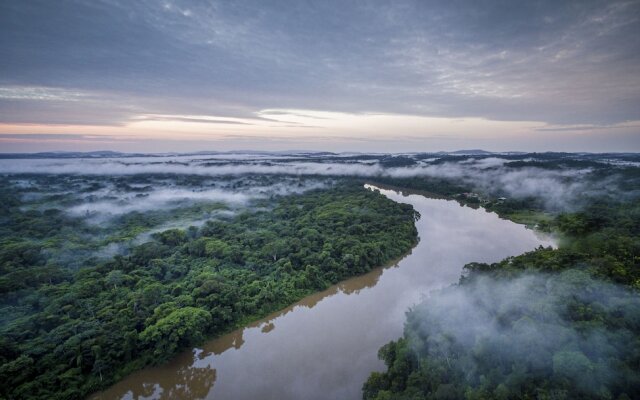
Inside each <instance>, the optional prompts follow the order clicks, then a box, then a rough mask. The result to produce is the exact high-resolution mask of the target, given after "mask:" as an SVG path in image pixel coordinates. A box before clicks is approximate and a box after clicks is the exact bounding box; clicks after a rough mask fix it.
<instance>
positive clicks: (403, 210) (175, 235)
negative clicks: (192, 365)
mask: <svg viewBox="0 0 640 400" xmlns="http://www.w3.org/2000/svg"><path fill="white" fill-rule="evenodd" d="M1 194H2V196H3V199H2V201H3V204H4V205H8V206H7V207H4V206H3V208H2V215H1V216H0V218H2V221H3V223H4V228H3V239H2V240H3V241H4V242H3V252H2V255H1V256H0V257H1V258H0V279H2V288H3V293H2V294H1V300H2V303H1V306H2V311H3V316H2V325H1V332H0V381H1V382H2V385H0V398H8V399H30V398H34V399H35V398H39V399H74V398H82V397H83V396H85V395H87V394H88V393H90V392H93V391H96V390H98V389H100V388H104V387H106V386H107V385H108V384H109V383H112V382H114V381H115V380H117V379H120V378H122V377H123V376H124V375H126V374H127V373H130V372H131V371H133V370H135V369H138V368H141V367H143V366H145V365H149V364H155V363H160V362H163V361H164V360H167V359H168V358H169V357H171V356H172V355H174V354H175V353H176V352H177V351H179V350H181V349H184V348H185V347H187V346H189V345H191V344H194V343H197V342H199V341H202V340H204V339H205V338H207V337H212V336H215V335H218V334H221V333H223V332H226V331H229V330H230V329H232V328H234V327H237V326H239V325H241V324H242V323H245V322H248V321H249V320H252V319H256V318H258V317H260V316H263V315H265V314H267V313H269V312H272V311H274V310H277V309H280V308H283V307H285V306H286V305H289V304H291V303H292V302H294V301H295V300H298V299H300V298H301V297H303V296H305V295H307V294H309V293H312V292H315V291H318V290H321V289H324V288H326V287H327V286H329V285H330V284H332V283H336V282H338V281H339V280H341V279H344V278H346V277H349V276H353V275H356V274H361V273H364V272H367V271H369V270H370V269H371V268H373V267H374V266H379V265H383V264H385V263H387V262H389V261H390V260H392V259H395V258H397V257H399V256H401V255H402V254H404V253H406V252H407V251H409V250H410V248H411V247H412V246H413V245H414V244H415V243H416V241H417V232H416V229H415V226H414V218H416V215H415V214H414V211H413V209H412V208H411V207H410V206H408V205H403V204H397V203H395V202H393V201H391V200H389V199H387V198H385V197H384V196H382V195H381V194H379V193H375V192H373V191H369V190H366V189H364V188H362V187H361V186H360V185H355V184H338V185H337V186H335V187H333V188H331V189H326V190H313V191H309V192H306V193H304V194H301V195H290V196H280V197H275V198H272V199H271V200H269V201H268V202H267V203H265V204H264V205H263V207H261V208H259V209H255V210H247V211H244V212H240V213H238V214H236V215H235V216H233V217H230V218H228V219H225V220H214V221H209V222H207V223H206V224H204V225H203V226H202V227H200V228H196V227H191V228H188V229H170V230H166V231H163V232H159V233H157V234H154V236H153V239H152V240H150V241H148V242H147V243H144V244H141V245H138V246H135V247H133V248H132V249H131V251H130V252H129V254H128V255H125V256H122V255H117V256H115V257H113V258H112V259H109V260H105V261H101V262H95V264H94V265H91V262H90V261H88V262H86V263H85V265H83V266H82V267H81V268H73V269H69V268H66V267H65V266H64V265H57V264H55V263H52V262H50V261H51V260H52V259H55V257H53V254H51V252H50V251H49V252H48V251H44V250H43V249H53V248H55V246H49V247H47V245H46V243H43V241H44V242H46V240H47V239H48V238H51V237H54V238H55V237H60V236H59V230H61V229H67V228H65V227H64V226H65V224H66V223H68V222H69V221H68V220H67V219H68V218H69V217H68V216H66V215H65V213H63V212H61V211H60V210H56V209H49V210H31V211H24V210H21V208H20V202H19V200H18V199H16V197H15V196H13V195H12V194H11V193H10V191H4V192H3V193H1ZM142 219H144V218H142ZM72 221H76V222H75V223H76V224H78V226H77V227H75V226H71V228H70V229H80V230H82V229H84V228H83V225H82V222H81V221H78V220H73V219H72ZM12 229H14V230H13V231H12ZM16 274H18V275H16Z"/></svg>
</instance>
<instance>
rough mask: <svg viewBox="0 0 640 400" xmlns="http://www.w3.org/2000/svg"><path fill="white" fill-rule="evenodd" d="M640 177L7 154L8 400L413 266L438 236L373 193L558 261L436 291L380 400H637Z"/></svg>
mask: <svg viewBox="0 0 640 400" xmlns="http://www.w3.org/2000/svg"><path fill="white" fill-rule="evenodd" d="M639 166H640V157H638V156H637V155H634V154H572V153H499V154H495V153H483V152H476V151H472V152H469V153H468V154H465V153H462V152H460V153H455V154H454V153H433V154H429V153H407V154H332V153H291V154H270V153H249V154H237V153H233V154H224V153H220V154H215V153H214V154H197V155H151V156H144V155H140V154H137V155H133V156H129V155H126V154H115V155H114V154H108V155H102V154H100V155H95V154H94V155H90V154H87V155H82V156H81V158H78V157H77V156H75V155H74V156H67V155H65V154H64V153H62V154H47V155H21V156H17V155H5V156H4V157H3V158H2V159H0V183H1V185H0V187H1V189H2V190H1V192H0V195H1V196H2V202H3V204H4V205H5V207H3V211H2V215H1V219H2V228H0V245H1V246H2V258H1V266H2V267H1V268H2V269H1V271H0V272H1V276H0V293H1V295H2V303H1V309H2V313H1V315H2V317H1V319H0V321H1V322H2V328H1V333H2V341H1V342H0V350H1V351H0V357H2V358H1V359H0V361H1V362H2V366H1V367H0V376H1V377H2V379H3V381H4V382H7V384H6V385H4V386H3V388H2V392H1V393H2V395H3V396H5V397H7V398H61V399H62V398H82V397H84V396H86V395H88V394H90V393H92V392H95V391H97V390H99V389H104V388H106V387H108V386H109V384H111V383H113V382H116V381H118V380H119V379H122V378H123V377H125V376H126V375H127V374H128V373H130V372H132V371H135V370H137V369H140V368H142V367H144V366H147V365H155V364H159V363H163V362H165V361H167V360H170V359H171V357H173V356H175V355H176V354H178V353H179V352H180V351H181V350H183V349H185V348H188V347H189V346H193V345H197V344H198V343H201V342H202V341H203V340H204V339H206V338H211V337H216V336H218V335H221V334H222V333H224V332H227V331H229V329H232V328H234V327H238V326H241V325H242V324H243V323H244V322H245V321H250V320H253V319H257V318H259V317H261V316H264V315H266V314H268V313H269V312H272V311H275V310H278V309H280V308H282V307H285V306H287V305H289V304H291V303H292V302H294V301H296V300H298V299H301V298H303V297H304V296H306V295H308V294H310V293H313V292H315V291H318V290H322V289H324V288H327V287H329V286H330V285H332V284H335V283H337V282H339V281H341V280H342V279H345V278H348V277H350V276H354V275H358V274H362V273H364V272H367V271H370V270H371V269H372V268H374V267H377V266H380V265H383V264H385V263H386V262H388V261H389V260H392V259H395V258H397V257H400V256H402V255H403V254H406V253H407V252H408V251H410V249H411V248H412V247H413V246H415V244H416V243H418V241H419V240H420V238H419V236H418V233H417V231H416V228H415V227H414V221H416V220H418V219H419V218H423V219H424V218H426V221H427V222H428V219H429V218H430V217H429V215H419V214H417V213H415V212H414V210H413V209H412V207H411V206H410V205H407V204H401V203H395V202H394V201H391V200H390V199H388V198H386V197H385V196H383V195H381V194H380V193H379V192H377V191H375V190H374V191H371V190H368V189H367V188H365V184H373V185H382V186H384V187H390V188H405V189H411V190H414V191H416V193H422V194H424V195H427V196H439V197H441V198H445V199H450V200H453V201H455V202H457V203H459V204H460V205H461V206H463V207H471V208H476V209H478V212H491V213H497V214H498V215H499V216H500V217H502V218H507V219H510V220H512V221H516V222H519V223H523V224H526V225H527V226H529V227H530V228H531V229H535V230H536V231H537V232H539V233H540V234H544V235H547V236H548V237H551V238H553V240H554V241H555V242H557V246H556V247H555V248H552V247H547V248H543V247H541V248H539V249H538V250H535V251H533V252H530V253H525V254H524V255H521V256H515V257H512V258H509V259H507V260H505V261H503V262H500V263H495V264H482V263H472V264H469V265H467V266H466V270H465V271H466V272H465V273H464V274H463V276H462V278H461V280H460V282H459V283H458V284H457V285H454V286H451V287H449V288H444V289H442V290H439V291H436V292H428V293H424V296H425V299H424V301H423V302H421V303H419V304H416V305H415V306H414V307H412V308H411V309H410V311H409V312H408V314H407V322H406V325H405V334H404V337H403V338H401V339H399V340H398V341H394V342H391V343H390V344H389V345H386V346H385V347H383V348H382V349H381V350H380V357H381V358H382V359H383V360H384V361H385V363H386V364H387V366H388V371H386V372H374V374H373V375H371V377H370V378H369V379H368V381H367V382H366V383H365V384H364V392H363V393H364V397H365V398H367V399H369V398H371V399H374V398H375V399H383V398H412V399H413V398H463V397H465V398H480V397H482V398H487V397H489V398H522V397H527V396H534V395H535V396H543V398H547V397H544V396H550V397H548V398H620V399H622V398H634V397H636V396H638V395H640V392H639V388H640V376H638V373H637V371H638V368H637V366H638V365H639V364H638V362H639V361H640V359H638V356H637V354H640V353H638V349H640V341H639V339H638V338H639V337H640V336H639V333H640V325H638V321H639V320H640V319H639V317H638V315H640V314H638V312H639V310H640V307H639V305H640V303H638V301H639V300H638V299H639V298H638V294H637V290H638V288H640V272H639V271H640V270H639V269H638V268H637V267H638V260H639V255H640V243H639V242H638V232H639V229H640V222H639V221H640V220H639V219H638V217H639V216H640V210H639V209H638V204H640V203H639V202H638V198H639V197H640V168H639ZM482 210H484V211H482ZM424 262H425V263H428V262H429V261H428V260H424ZM214 387H215V384H214ZM478 396H479V397H478ZM625 396H627V397H625Z"/></svg>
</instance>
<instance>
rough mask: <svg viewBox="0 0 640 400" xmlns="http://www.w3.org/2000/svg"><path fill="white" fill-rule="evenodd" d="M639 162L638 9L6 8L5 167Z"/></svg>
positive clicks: (459, 5)
mask: <svg viewBox="0 0 640 400" xmlns="http://www.w3.org/2000/svg"><path fill="white" fill-rule="evenodd" d="M468 148H483V149H487V150H525V151H526V150H529V151H534V150H535V151H540V150H568V151H596V152H597V151H640V1H588V0H581V1H576V2H571V1H559V0H554V1H515V0H514V1H510V0H505V1H497V0H495V1H480V0H474V1H454V0H449V1H441V2H440V1H437V2H436V1H424V0H423V1H415V2H413V1H347V0H340V1H327V0H321V1H320V0H318V1H313V2H304V1H276V0H269V1H264V0H255V1H224V2H222V1H220V2H218V1H177V0H167V1H151V0H149V1H142V0H136V1H130V0H104V1H98V0H87V1H65V0H60V1H51V0H43V1H37V0H1V1H0V151H3V152H10V151H42V150H98V149H100V150H103V149H113V150H120V151H152V152H161V151H191V150H231V149H254V150H286V149H309V150H331V151H354V150H361V151H437V150H455V149H468Z"/></svg>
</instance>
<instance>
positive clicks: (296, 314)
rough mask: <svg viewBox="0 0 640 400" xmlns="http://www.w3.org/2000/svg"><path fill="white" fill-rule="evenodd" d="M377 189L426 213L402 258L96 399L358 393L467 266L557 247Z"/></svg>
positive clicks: (463, 212)
mask: <svg viewBox="0 0 640 400" xmlns="http://www.w3.org/2000/svg"><path fill="white" fill-rule="evenodd" d="M368 187H369V188H373V187H371V186H368ZM380 191H381V193H382V194H384V195H385V196H387V197H388V198H390V199H392V200H394V201H397V202H402V203H408V204H411V205H412V206H413V207H414V208H415V209H416V210H417V211H418V212H420V214H421V215H422V218H421V219H420V220H419V221H418V222H417V223H416V226H417V228H418V233H419V235H420V242H419V243H418V245H417V246H416V247H415V248H414V249H413V251H412V252H411V253H410V254H408V255H407V256H405V257H404V258H402V259H401V260H400V261H399V262H398V263H397V264H395V265H393V266H389V267H383V268H379V269H376V270H374V271H371V272H370V273H368V274H366V275H362V276H358V277H355V278H352V279H349V280H346V281H344V282H341V283H339V284H337V285H335V286H332V287H331V288H329V289H327V290H325V291H323V292H320V293H316V294H314V295H311V296H309V297H306V298H304V299H302V300H301V301H299V302H298V303H296V304H294V305H292V306H291V307H288V308H286V309H284V310H281V311H279V312H276V313H274V314H272V315H269V316H268V317H267V318H265V319H262V320H260V321H257V322H254V323H252V324H250V325H248V326H246V327H244V328H241V329H238V330H236V331H234V332H231V333H229V334H227V335H224V336H222V337H220V338H218V339H214V340H211V341H209V342H206V343H205V344H204V345H203V346H201V347H198V348H194V349H192V350H191V351H186V352H184V353H182V354H180V355H179V356H177V357H176V358H174V359H173V360H172V361H171V362H169V363H168V364H165V365H162V366H160V367H153V368H146V369H144V370H141V371H138V372H136V373H134V374H132V375H130V376H129V377H127V378H125V379H124V380H122V381H121V382H119V383H117V384H115V385H114V386H112V387H111V388H109V389H108V390H106V391H104V392H101V393H98V394H96V395H94V396H92V397H91V398H92V399H95V400H102V399H105V400H106V399H186V400H189V399H216V400H219V399H220V400H226V399H239V400H242V399H251V400H254V399H278V400H286V399H323V400H324V399H353V400H356V399H360V398H362V394H361V388H362V384H363V383H364V381H365V380H366V378H367V377H368V376H369V374H370V373H371V372H372V371H380V370H383V367H384V364H383V363H382V362H381V361H380V360H378V358H377V352H378V349H379V348H380V346H382V345H384V344H385V343H387V342H389V341H390V340H393V339H396V338H398V337H400V336H401V335H402V328H403V323H404V318H405V315H404V314H405V312H406V311H407V309H408V308H409V307H410V306H411V305H413V304H415V303H417V302H419V301H420V299H421V298H422V297H423V296H425V295H426V294H427V293H428V292H429V291H431V290H433V289H437V288H441V287H443V286H448V285H450V284H452V283H456V282H457V281H458V278H459V277H460V274H461V272H462V267H463V266H464V264H466V263H469V262H472V261H480V262H495V261H499V260H501V259H503V258H505V257H507V256H512V255H517V254H521V253H523V252H525V251H528V250H532V249H534V248H536V247H538V246H539V245H543V246H549V245H554V243H553V241H552V240H551V239H549V238H543V237H539V236H538V235H536V234H535V233H534V232H533V231H531V230H529V229H526V228H525V227H524V226H522V225H517V224H515V223H513V222H510V221H507V220H503V219H500V218H499V217H498V216H497V215H496V214H494V213H488V212H486V211H485V210H483V209H473V208H469V207H464V206H461V205H460V204H458V203H457V202H455V201H451V200H445V199H434V198H427V197H424V196H422V195H417V194H406V192H405V194H403V193H401V192H397V191H394V190H383V189H381V190H380Z"/></svg>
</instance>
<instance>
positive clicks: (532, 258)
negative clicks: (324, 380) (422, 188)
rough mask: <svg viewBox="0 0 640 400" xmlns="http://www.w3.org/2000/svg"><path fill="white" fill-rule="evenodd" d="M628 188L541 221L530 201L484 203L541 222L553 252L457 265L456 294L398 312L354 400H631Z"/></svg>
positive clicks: (639, 208) (639, 217)
mask: <svg viewBox="0 0 640 400" xmlns="http://www.w3.org/2000/svg"><path fill="white" fill-rule="evenodd" d="M637 176H638V171H637V169H636V170H632V169H629V170H627V171H626V177H627V178H628V179H627V180H626V181H625V183H624V185H625V186H626V187H625V189H626V190H625V191H622V192H618V193H617V194H615V195H613V196H598V197H596V198H591V199H590V200H589V201H588V203H587V204H586V205H584V206H581V207H580V209H579V210H577V211H573V212H559V213H555V214H550V213H543V212H542V210H541V207H540V206H539V204H540V199H535V198H534V199H529V201H517V202H508V203H507V204H499V203H498V204H496V203H489V204H488V208H490V209H491V208H492V209H494V210H496V211H498V212H502V213H503V214H505V215H510V214H511V215H514V214H515V215H518V214H519V213H525V214H528V215H542V216H543V217H544V218H538V219H537V222H538V223H539V225H538V228H540V229H544V230H547V231H551V232H555V233H556V234H559V235H560V236H561V240H560V244H559V248H557V249H551V248H540V249H538V250H536V251H533V252H528V253H525V254H523V255H520V256H516V257H511V258H508V259H506V260H504V261H502V262H499V263H494V264H483V263H471V264H468V265H466V266H465V270H466V273H465V274H464V275H463V276H462V277H461V279H460V283H459V284H458V285H455V286H453V287H450V288H447V289H444V290H442V291H439V292H435V293H432V294H431V296H430V297H429V298H428V299H426V300H425V301H424V302H422V303H420V304H418V305H416V306H414V307H413V308H412V309H411V310H409V312H408V313H407V320H406V324H405V332H404V336H403V337H402V338H400V339H398V340H397V341H392V342H390V343H389V344H387V345H385V346H384V347H382V348H381V349H380V351H379V357H380V358H381V359H382V360H384V362H385V364H386V366H387V369H386V371H384V372H374V373H373V374H372V375H371V376H370V377H369V379H368V380H367V382H366V383H365V385H364V387H363V397H364V399H366V400H374V399H375V400H383V399H416V400H417V399H620V400H623V399H633V398H640V296H639V294H638V293H639V290H640V203H639V202H638V199H637V189H638V187H639V186H638V180H637ZM429 189H432V187H429ZM632 193H636V195H635V196H633V195H630V194H632Z"/></svg>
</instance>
